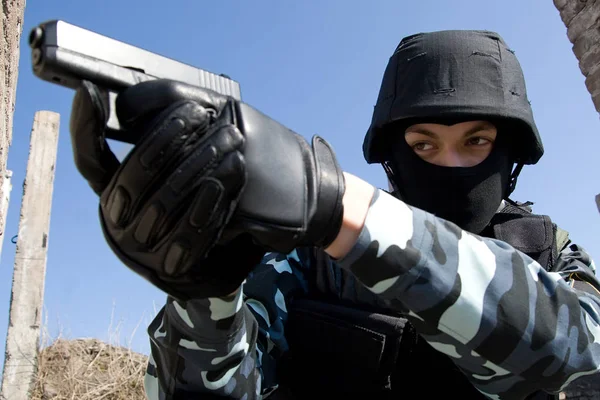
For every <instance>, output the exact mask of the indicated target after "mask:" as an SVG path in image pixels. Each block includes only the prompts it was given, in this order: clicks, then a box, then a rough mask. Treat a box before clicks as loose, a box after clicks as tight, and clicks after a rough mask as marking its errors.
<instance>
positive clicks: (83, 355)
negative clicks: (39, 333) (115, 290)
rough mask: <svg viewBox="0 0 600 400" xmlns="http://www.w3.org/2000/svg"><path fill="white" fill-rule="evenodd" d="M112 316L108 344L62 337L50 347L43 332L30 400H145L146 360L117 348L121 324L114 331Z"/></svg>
mask: <svg viewBox="0 0 600 400" xmlns="http://www.w3.org/2000/svg"><path fill="white" fill-rule="evenodd" d="M113 315H114V309H113ZM113 315H111V323H110V327H109V330H108V332H109V339H108V343H106V342H103V341H101V340H98V339H66V338H63V337H61V336H62V335H59V337H58V338H56V339H55V340H53V341H52V342H51V343H49V342H50V341H49V340H48V335H47V332H44V334H43V340H42V342H43V343H45V344H46V345H42V346H41V349H40V351H39V356H38V373H37V379H36V381H35V382H34V386H33V388H32V392H31V397H30V400H92V399H93V400H146V396H145V394H144V374H145V372H146V364H147V362H148V357H147V356H145V355H143V354H140V353H136V352H134V351H132V350H131V349H130V348H129V346H121V345H120V344H119V336H120V334H119V331H120V324H118V325H117V326H116V327H113V323H112V321H113ZM140 323H141V321H140ZM139 325H140V324H139V323H138V327H139ZM46 326H47V325H46ZM135 330H137V327H136V329H135ZM134 334H135V331H134V332H133V333H132V337H131V338H130V340H132V339H133V335H134Z"/></svg>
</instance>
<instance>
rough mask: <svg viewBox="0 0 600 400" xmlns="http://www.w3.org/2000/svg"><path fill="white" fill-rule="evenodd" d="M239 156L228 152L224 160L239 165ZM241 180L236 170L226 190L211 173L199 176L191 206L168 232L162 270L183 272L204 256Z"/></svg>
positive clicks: (221, 226) (236, 196) (224, 220)
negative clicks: (208, 176) (208, 175)
mask: <svg viewBox="0 0 600 400" xmlns="http://www.w3.org/2000/svg"><path fill="white" fill-rule="evenodd" d="M239 160H240V155H239V154H235V153H232V154H230V155H229V156H228V157H226V159H225V160H224V162H225V163H227V164H230V168H231V164H233V165H238V166H241V164H240V163H239ZM234 181H235V182H234ZM243 181H244V179H243V174H238V179H237V180H236V179H230V182H228V185H229V187H228V189H229V190H233V191H234V192H233V193H227V192H226V188H225V186H224V184H223V182H221V181H219V180H217V179H215V178H212V177H211V178H206V179H203V180H202V184H201V185H200V190H199V191H198V193H197V195H196V197H195V199H194V201H193V202H192V204H191V207H190V208H189V209H188V210H187V212H186V213H185V214H184V215H183V216H182V218H181V220H179V221H178V223H177V225H176V227H175V229H174V231H173V232H172V233H171V234H170V237H171V240H169V243H170V248H169V249H167V251H166V256H165V258H164V273H165V274H167V275H169V276H176V275H180V274H185V273H187V272H188V271H189V270H190V269H191V268H193V267H195V266H197V264H198V263H199V262H200V260H202V259H203V258H204V257H206V255H207V254H208V252H209V251H211V249H212V248H213V247H214V246H215V244H216V243H217V242H218V240H219V238H220V234H221V232H222V231H223V229H224V228H225V225H226V223H227V221H228V219H229V217H230V216H231V214H232V211H233V209H234V208H235V204H236V203H237V200H238V199H239V195H240V193H241V188H242V187H243V185H244V182H243ZM236 189H237V190H236ZM228 194H229V195H228Z"/></svg>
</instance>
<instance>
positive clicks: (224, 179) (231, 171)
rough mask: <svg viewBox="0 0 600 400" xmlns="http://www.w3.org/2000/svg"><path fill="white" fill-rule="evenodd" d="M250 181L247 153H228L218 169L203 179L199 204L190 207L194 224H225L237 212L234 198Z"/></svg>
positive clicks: (197, 225)
mask: <svg viewBox="0 0 600 400" xmlns="http://www.w3.org/2000/svg"><path fill="white" fill-rule="evenodd" d="M245 183H246V169H245V165H244V158H243V155H242V154H241V153H239V152H235V153H230V154H228V155H227V156H226V157H225V158H224V159H223V161H222V162H221V163H220V164H219V166H218V167H217V168H216V169H215V171H214V172H213V173H212V174H211V177H210V178H207V179H206V180H204V181H203V182H202V187H201V188H200V191H199V195H198V197H197V198H196V201H195V204H193V205H192V207H191V209H190V218H189V222H190V225H191V226H192V227H194V228H196V229H198V230H204V229H206V228H207V227H208V226H209V225H224V224H226V223H227V222H228V219H229V217H230V216H231V213H232V212H233V209H231V208H232V206H233V204H232V201H233V200H234V199H237V197H239V194H240V193H241V191H242V190H243V188H244V185H245Z"/></svg>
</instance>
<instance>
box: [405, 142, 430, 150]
mask: <svg viewBox="0 0 600 400" xmlns="http://www.w3.org/2000/svg"><path fill="white" fill-rule="evenodd" d="M410 147H412V149H413V150H414V151H427V150H432V149H433V145H432V144H431V143H427V142H417V143H413V144H412V145H411V146H410Z"/></svg>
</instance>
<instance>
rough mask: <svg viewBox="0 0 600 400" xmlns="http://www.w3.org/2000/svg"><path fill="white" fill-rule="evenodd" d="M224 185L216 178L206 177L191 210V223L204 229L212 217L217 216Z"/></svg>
mask: <svg viewBox="0 0 600 400" xmlns="http://www.w3.org/2000/svg"><path fill="white" fill-rule="evenodd" d="M223 192H224V189H223V185H222V184H221V182H219V181H217V180H215V179H205V180H203V182H202V184H201V185H200V190H199V192H198V195H197V196H196V200H195V201H194V203H193V204H192V207H191V211H190V217H189V221H190V225H192V226H193V227H194V228H198V229H204V228H205V227H206V225H207V224H208V222H209V221H210V220H211V218H213V217H215V216H216V215H215V214H216V210H217V209H218V208H219V203H220V202H221V199H222V197H223Z"/></svg>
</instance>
